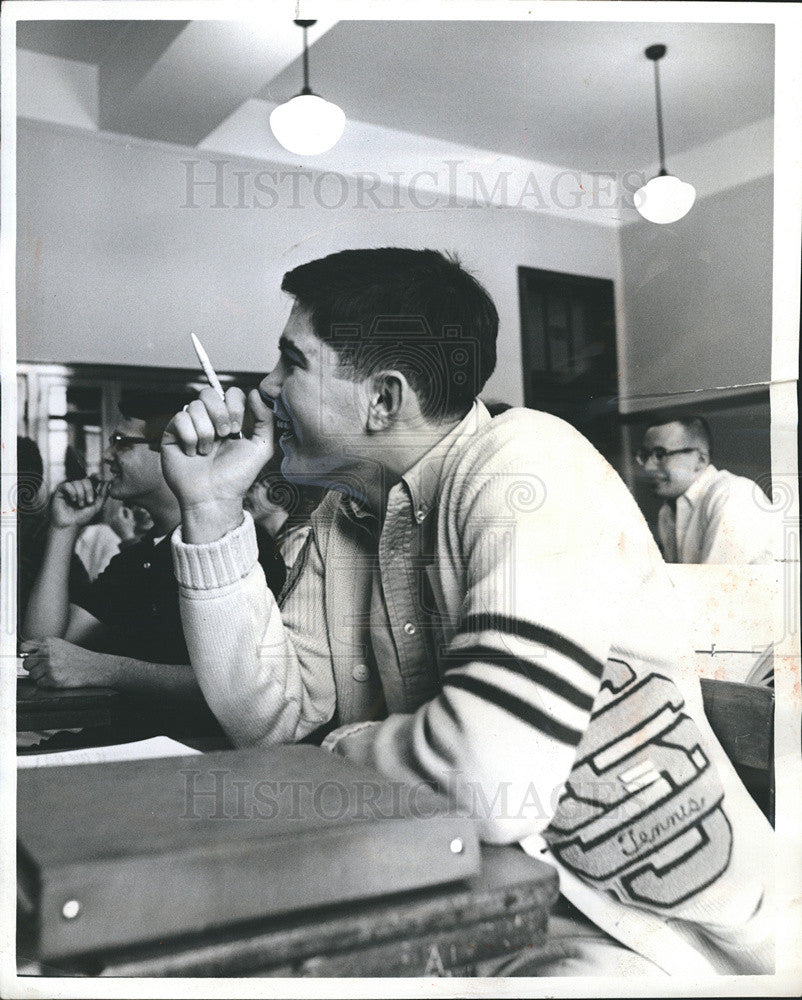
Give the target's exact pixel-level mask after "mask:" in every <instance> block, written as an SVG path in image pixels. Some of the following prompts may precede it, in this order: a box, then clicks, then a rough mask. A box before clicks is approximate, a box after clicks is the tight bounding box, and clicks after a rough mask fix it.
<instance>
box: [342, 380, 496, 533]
mask: <svg viewBox="0 0 802 1000" xmlns="http://www.w3.org/2000/svg"><path fill="white" fill-rule="evenodd" d="M490 419H491V417H490V414H489V413H488V411H487V408H486V407H485V405H484V403H483V402H482V401H481V400H480V399H475V400H474V401H473V405H472V406H471V408H470V410H468V412H467V413H466V414H465V416H464V417H463V418H462V420H460V422H459V423H458V424H457V426H456V427H454V428H452V429H451V430H450V431H449V432H448V434H446V435H445V437H443V438H441V439H440V440H439V441H438V442H437V444H436V445H435V446H434V447H433V448H430V449H429V451H427V452H426V453H425V454H424V455H422V456H421V457H420V458H419V459H418V461H417V462H416V463H415V464H414V465H413V466H412V467H411V468H409V469H407V471H406V472H405V473H404V475H403V476H402V477H401V482H402V483H403V484H404V486H405V487H406V489H407V491H408V492H409V497H410V501H411V503H412V510H413V513H414V516H415V520H416V521H417V522H418V524H422V523H423V521H424V520H425V519H426V517H427V516H428V515H429V513H430V512H431V510H432V508H433V507H434V505H435V500H436V498H437V489H438V486H439V485H440V478H441V476H442V473H443V466H444V465H445V463H446V460H447V459H448V457H449V455H450V454H452V452H453V451H454V449H455V448H457V447H458V446H459V445H460V443H461V442H462V441H463V439H464V438H467V437H470V436H471V435H473V434H475V433H476V431H477V430H478V429H479V428H480V427H482V426H484V424H485V423H487V422H488V421H489V420H490ZM399 485H400V484H399ZM393 489H398V486H395V487H393ZM392 492H393V491H392V490H391V491H390V493H391V495H392ZM340 507H341V509H342V510H344V511H345V512H346V514H348V515H349V516H351V517H353V518H354V519H356V520H357V521H358V522H360V523H363V524H364V523H366V522H368V521H369V520H370V519H371V518H372V519H374V520H375V518H376V515H375V514H374V513H373V511H372V510H371V509H370V508H369V507H368V506H367V505H366V504H365V503H364V501H362V500H358V499H357V498H356V497H353V496H350V495H349V494H347V493H343V494H342V496H341V499H340Z"/></svg>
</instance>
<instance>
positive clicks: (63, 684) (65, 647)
mask: <svg viewBox="0 0 802 1000" xmlns="http://www.w3.org/2000/svg"><path fill="white" fill-rule="evenodd" d="M20 648H21V650H22V652H23V653H25V654H26V656H25V661H24V666H25V669H26V670H27V671H28V673H29V674H30V676H31V677H32V678H33V680H35V681H36V683H37V684H38V685H39V686H40V687H51V688H75V687H113V688H116V689H117V690H119V691H124V692H127V693H130V694H147V693H153V692H154V691H160V692H163V693H164V694H171V695H180V696H181V697H182V698H184V699H189V698H191V699H193V700H197V701H201V700H202V696H201V692H200V688H199V687H198V682H197V680H196V679H195V673H194V671H193V669H192V667H191V666H190V665H189V664H188V663H147V662H145V661H144V660H135V659H133V658H132V657H130V656H117V655H115V654H111V653H96V652H94V651H93V650H91V649H84V648H83V647H82V646H76V645H74V644H73V643H71V642H67V641H65V640H64V639H59V638H55V637H49V638H45V639H32V640H26V641H25V642H23V643H21V645H20Z"/></svg>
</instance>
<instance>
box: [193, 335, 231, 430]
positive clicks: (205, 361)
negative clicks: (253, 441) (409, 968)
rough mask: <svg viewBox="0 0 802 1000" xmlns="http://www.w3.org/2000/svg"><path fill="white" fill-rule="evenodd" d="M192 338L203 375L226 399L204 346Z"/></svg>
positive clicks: (218, 393) (194, 337)
mask: <svg viewBox="0 0 802 1000" xmlns="http://www.w3.org/2000/svg"><path fill="white" fill-rule="evenodd" d="M190 336H191V337H192V346H193V347H194V348H195V353H196V354H197V356H198V361H200V364H201V368H202V369H203V374H204V375H205V376H206V378H207V380H208V382H209V385H210V386H211V387H212V388H213V389H214V391H215V392H216V393H217V395H218V396H219V397H220V398H221V399H225V398H226V394H225V393H224V392H223V387H222V385H220V379H219V378H218V377H217V373H216V372H215V370H214V368H212V363H211V361H210V360H209V355H208V354H207V353H206V351H205V350H204V349H203V344H202V343H201V342H200V341H199V340H198V338H197V337H196V336H195V334H194V333H190ZM229 437H234V438H241V437H242V432H241V431H240V432H239V433H237V434H229Z"/></svg>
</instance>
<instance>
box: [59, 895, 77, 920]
mask: <svg viewBox="0 0 802 1000" xmlns="http://www.w3.org/2000/svg"><path fill="white" fill-rule="evenodd" d="M80 912H81V904H80V903H79V902H78V900H77V899H68V900H67V902H66V903H65V904H64V905H63V906H62V907H61V915H62V917H64V919H65V920H75V918H76V917H77V916H78V914H79V913H80Z"/></svg>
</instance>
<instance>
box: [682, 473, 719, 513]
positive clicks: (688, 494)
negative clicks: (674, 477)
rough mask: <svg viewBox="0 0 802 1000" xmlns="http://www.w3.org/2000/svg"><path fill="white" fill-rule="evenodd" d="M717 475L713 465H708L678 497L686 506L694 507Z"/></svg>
mask: <svg viewBox="0 0 802 1000" xmlns="http://www.w3.org/2000/svg"><path fill="white" fill-rule="evenodd" d="M717 474H718V469H717V468H716V467H715V466H714V465H712V464H711V465H708V466H707V468H706V469H705V470H704V471H703V472H702V474H701V475H700V476H699V478H698V479H696V480H695V481H694V482H692V483H691V485H690V486H689V487H688V489H687V490H685V492H684V493H683V494H682V496H681V497H680V499H681V500H684V501H685V502H686V503H687V504H688V506H690V507H695V506H696V505H697V504H698V503H699V501H700V500H701V499H702V495H703V494H704V492H705V490H706V489H707V487H708V486H709V485H710V482H711V480H712V479H713V478H714V477H715V476H716V475H717Z"/></svg>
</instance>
